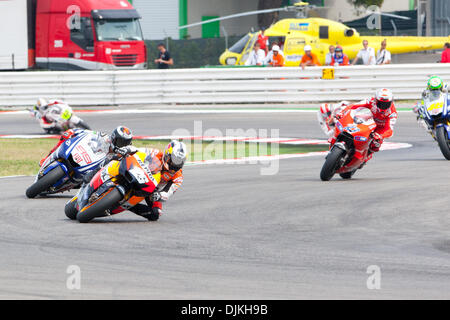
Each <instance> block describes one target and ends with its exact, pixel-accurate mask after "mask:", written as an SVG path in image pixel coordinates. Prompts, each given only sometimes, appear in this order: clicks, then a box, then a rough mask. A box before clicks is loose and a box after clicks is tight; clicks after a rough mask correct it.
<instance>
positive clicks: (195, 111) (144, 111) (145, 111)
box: [0, 108, 412, 116]
mask: <svg viewBox="0 0 450 320" xmlns="http://www.w3.org/2000/svg"><path fill="white" fill-rule="evenodd" d="M318 109H319V108H317V110H318ZM317 110H310V109H121V110H89V111H82V110H81V111H75V113H93V114H220V113H222V114H224V113H230V114H242V113H316V112H317ZM397 112H400V113H404V112H412V111H411V110H400V111H397ZM19 114H29V111H7V112H0V116H6V115H19Z"/></svg>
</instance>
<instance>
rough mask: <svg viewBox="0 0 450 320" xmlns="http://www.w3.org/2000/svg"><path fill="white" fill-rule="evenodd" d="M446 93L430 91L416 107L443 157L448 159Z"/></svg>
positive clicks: (449, 140) (449, 138) (449, 136)
mask: <svg viewBox="0 0 450 320" xmlns="http://www.w3.org/2000/svg"><path fill="white" fill-rule="evenodd" d="M448 98H449V97H448V93H443V92H441V91H431V92H430V94H429V95H428V96H427V97H424V99H423V100H422V104H421V105H420V106H419V108H418V111H419V112H418V113H419V117H420V118H421V119H422V120H423V121H424V122H425V124H426V126H427V127H428V131H429V132H430V133H431V135H432V136H433V138H434V139H435V140H436V141H437V142H438V144H439V148H440V149H441V152H442V154H443V155H444V157H445V159H447V160H450V110H449V108H450V106H449V100H448Z"/></svg>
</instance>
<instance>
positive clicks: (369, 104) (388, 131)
mask: <svg viewBox="0 0 450 320" xmlns="http://www.w3.org/2000/svg"><path fill="white" fill-rule="evenodd" d="M350 108H351V109H357V108H367V109H369V110H370V111H371V112H372V114H373V119H374V121H375V123H376V124H377V127H376V129H375V130H374V132H373V133H372V138H373V140H372V143H371V144H370V147H369V156H368V158H367V159H366V161H365V162H367V161H368V160H370V159H371V158H372V153H374V152H378V151H379V150H380V147H381V144H382V143H383V140H384V139H387V138H390V137H392V135H393V133H394V131H393V126H394V124H395V123H396V121H397V117H398V114H397V110H396V108H395V105H394V98H393V94H392V91H391V90H389V89H380V90H378V91H377V92H376V94H375V97H372V98H370V99H367V100H364V101H362V102H359V103H357V104H354V105H352V106H350ZM336 118H337V119H339V118H340V114H337V115H336ZM336 138H337V136H334V137H333V138H332V139H331V145H333V144H334V142H335V141H336Z"/></svg>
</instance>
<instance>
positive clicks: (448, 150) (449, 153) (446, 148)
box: [436, 126, 450, 160]
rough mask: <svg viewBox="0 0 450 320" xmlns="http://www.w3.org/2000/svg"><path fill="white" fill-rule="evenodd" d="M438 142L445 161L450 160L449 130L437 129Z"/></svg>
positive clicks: (442, 127)
mask: <svg viewBox="0 0 450 320" xmlns="http://www.w3.org/2000/svg"><path fill="white" fill-rule="evenodd" d="M436 140H437V142H438V144H439V148H440V149H441V152H442V154H443V155H444V157H445V159H447V160H450V141H449V139H448V133H447V130H446V129H445V127H444V126H441V127H439V128H437V129H436Z"/></svg>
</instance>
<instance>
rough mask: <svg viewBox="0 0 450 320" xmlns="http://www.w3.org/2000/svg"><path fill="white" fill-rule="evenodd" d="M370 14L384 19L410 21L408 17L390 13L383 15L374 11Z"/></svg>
mask: <svg viewBox="0 0 450 320" xmlns="http://www.w3.org/2000/svg"><path fill="white" fill-rule="evenodd" d="M370 14H371V15H372V14H378V15H380V16H386V17H391V18H397V19H402V20H411V18H410V17H405V16H399V15H396V14H392V13H384V12H376V11H374V12H370Z"/></svg>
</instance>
